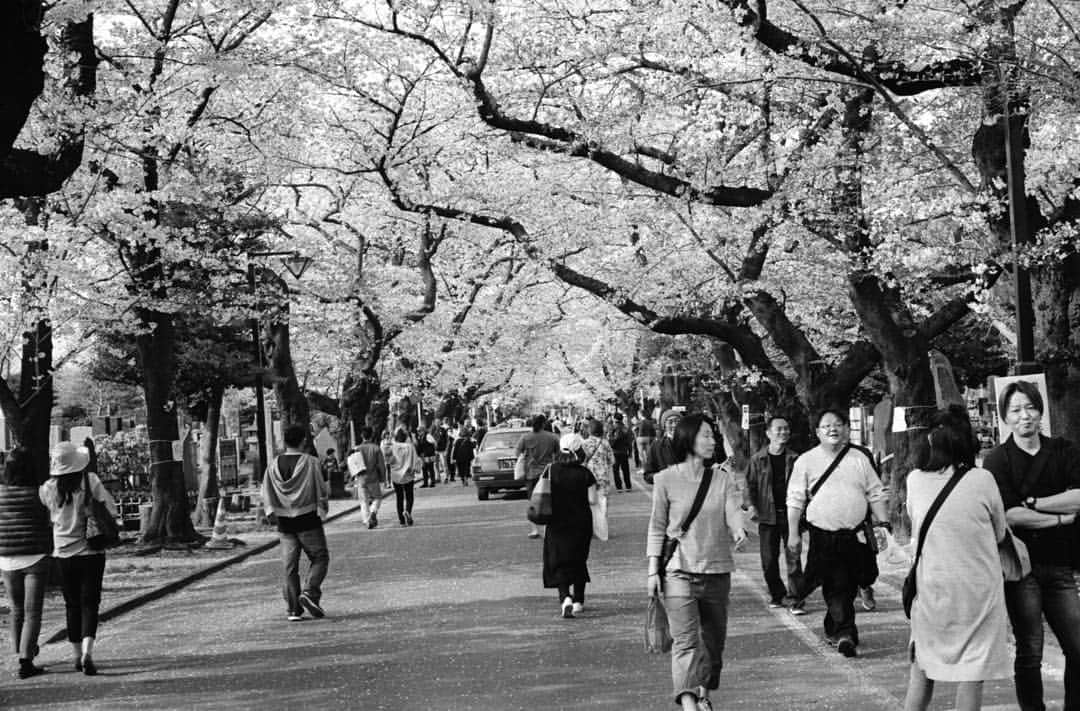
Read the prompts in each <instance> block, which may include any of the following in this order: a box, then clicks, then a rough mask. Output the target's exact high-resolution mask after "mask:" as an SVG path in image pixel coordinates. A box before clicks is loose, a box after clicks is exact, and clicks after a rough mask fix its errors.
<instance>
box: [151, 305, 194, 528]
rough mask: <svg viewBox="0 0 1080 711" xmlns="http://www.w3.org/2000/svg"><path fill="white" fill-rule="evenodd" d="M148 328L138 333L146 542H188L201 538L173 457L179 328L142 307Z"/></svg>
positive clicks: (165, 316) (176, 429) (181, 472)
mask: <svg viewBox="0 0 1080 711" xmlns="http://www.w3.org/2000/svg"><path fill="white" fill-rule="evenodd" d="M139 315H140V318H141V320H142V323H143V324H144V325H146V326H147V327H148V329H149V332H147V333H141V334H139V335H138V336H136V338H135V345H136V350H137V353H138V358H139V370H140V372H141V373H142V376H143V394H144V396H145V397H146V430H147V435H148V436H149V438H150V488H151V494H152V496H153V502H154V506H153V510H152V512H151V515H150V522H149V524H148V525H147V526H146V528H145V532H144V534H143V535H144V540H145V541H162V542H165V543H185V542H192V541H198V540H201V539H202V537H201V536H200V535H199V534H198V533H197V532H196V531H195V527H194V526H193V525H192V524H191V516H190V511H191V506H190V504H189V502H188V493H187V488H186V486H185V484H184V466H183V462H182V461H178V460H174V459H173V442H174V441H176V440H178V439H180V430H179V426H178V424H177V420H176V404H175V403H176V393H175V381H176V362H175V360H174V359H173V353H174V351H175V346H176V343H175V340H176V339H175V332H174V330H173V322H172V317H171V316H169V315H168V314H165V313H161V312H156V311H150V310H147V309H140V311H139Z"/></svg>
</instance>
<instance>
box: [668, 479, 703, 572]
mask: <svg viewBox="0 0 1080 711" xmlns="http://www.w3.org/2000/svg"><path fill="white" fill-rule="evenodd" d="M712 474H713V471H712V467H709V468H708V469H706V470H705V472H704V473H703V474H702V476H701V483H700V484H698V488H697V494H695V495H694V502H693V503H692V504H690V510H689V511H687V512H686V518H684V519H683V522H682V525H681V526H679V535H678V536H675V537H672V536H664V544H663V545H662V546H661V548H660V570H659V571H657V573H658V574H659V575H660V577H661V578H663V577H664V575H665V574H666V573H667V566H668V563H670V562H671V559H672V558H674V557H675V551H677V550H678V549H679V539H680V538H682V537H683V536H685V535H686V532H687V531H688V530H690V524H691V523H693V522H694V519H695V518H697V515H698V513H699V512H700V511H701V506H702V504H704V503H705V495H706V494H707V493H708V492H709V484H711V483H712Z"/></svg>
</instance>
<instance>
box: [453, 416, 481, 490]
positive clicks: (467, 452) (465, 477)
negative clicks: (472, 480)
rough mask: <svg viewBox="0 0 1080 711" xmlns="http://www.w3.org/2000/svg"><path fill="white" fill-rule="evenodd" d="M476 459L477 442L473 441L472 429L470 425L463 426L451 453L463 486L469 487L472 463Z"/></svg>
mask: <svg viewBox="0 0 1080 711" xmlns="http://www.w3.org/2000/svg"><path fill="white" fill-rule="evenodd" d="M475 457H476V440H474V439H473V432H472V428H471V427H470V426H469V425H462V427H461V432H459V433H458V437H457V439H455V440H454V445H453V451H451V452H450V458H451V459H453V460H454V467H455V468H456V469H457V474H458V478H459V479H461V485H462V486H468V485H469V477H470V476H472V462H473V459H474V458H475Z"/></svg>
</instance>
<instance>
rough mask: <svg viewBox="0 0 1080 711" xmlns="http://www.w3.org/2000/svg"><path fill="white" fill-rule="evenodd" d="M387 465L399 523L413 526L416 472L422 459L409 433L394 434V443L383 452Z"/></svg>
mask: <svg viewBox="0 0 1080 711" xmlns="http://www.w3.org/2000/svg"><path fill="white" fill-rule="evenodd" d="M383 454H384V455H385V456H386V465H387V467H388V468H389V469H390V482H391V483H392V484H393V485H394V498H395V499H396V500H397V517H398V523H400V524H401V525H402V526H411V525H413V516H412V511H413V497H414V496H415V494H414V493H413V485H414V484H415V483H416V472H417V471H418V470H419V469H420V466H421V465H420V457H419V456H418V455H417V453H416V447H414V446H413V443H412V442H411V441H410V439H409V433H408V432H406V431H405V430H404V429H402V428H398V431H397V432H395V433H394V441H393V442H392V443H391V444H390V447H389V449H386V450H383Z"/></svg>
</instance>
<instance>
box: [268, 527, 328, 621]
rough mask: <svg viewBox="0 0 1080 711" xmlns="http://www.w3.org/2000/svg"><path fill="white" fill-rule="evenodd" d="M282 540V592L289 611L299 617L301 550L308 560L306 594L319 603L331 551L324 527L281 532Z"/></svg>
mask: <svg viewBox="0 0 1080 711" xmlns="http://www.w3.org/2000/svg"><path fill="white" fill-rule="evenodd" d="M278 538H279V539H280V540H281V560H282V563H284V565H285V586H284V588H283V590H282V592H283V594H284V596H285V604H286V605H288V606H289V612H290V613H295V614H300V612H302V609H301V607H300V551H301V550H303V551H304V554H305V555H306V556H307V559H308V564H309V568H308V577H307V582H306V583H304V592H306V593H307V594H308V595H310V596H311V599H312V600H314V601H315V602H316V603H318V602H319V600H321V599H322V582H323V580H325V579H326V571H327V569H328V568H329V567H330V551H329V550H328V549H327V547H326V532H325V531H323V527H322V524H320V525H319V527H318V528H312V529H309V530H307V531H300V532H299V533H284V532H279V533H278Z"/></svg>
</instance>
